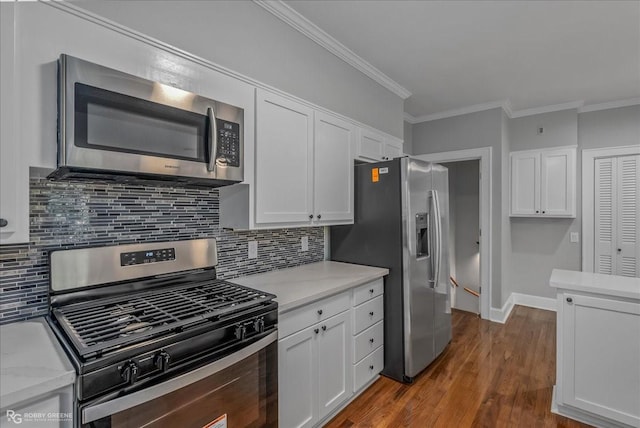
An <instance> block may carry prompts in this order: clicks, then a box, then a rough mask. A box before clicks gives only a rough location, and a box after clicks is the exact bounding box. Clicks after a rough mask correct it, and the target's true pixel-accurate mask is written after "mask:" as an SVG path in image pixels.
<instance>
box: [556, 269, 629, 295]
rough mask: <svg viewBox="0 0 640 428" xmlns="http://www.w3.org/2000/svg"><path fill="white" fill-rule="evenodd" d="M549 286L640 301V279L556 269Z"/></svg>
mask: <svg viewBox="0 0 640 428" xmlns="http://www.w3.org/2000/svg"><path fill="white" fill-rule="evenodd" d="M549 285H551V286H552V287H556V288H562V289H565V290H573V291H584V292H587V293H597V294H604V295H608V296H615V297H625V298H630V299H638V300H640V278H631V277H627V276H617V275H603V274H601V273H591V272H576V271H572V270H562V269H554V270H553V272H551V279H549Z"/></svg>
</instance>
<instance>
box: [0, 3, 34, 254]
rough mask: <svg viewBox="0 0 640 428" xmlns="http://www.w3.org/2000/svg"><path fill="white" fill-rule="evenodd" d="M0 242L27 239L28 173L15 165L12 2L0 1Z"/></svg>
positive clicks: (16, 160)
mask: <svg viewBox="0 0 640 428" xmlns="http://www.w3.org/2000/svg"><path fill="white" fill-rule="evenodd" d="M0 8H1V11H2V13H0V19H1V21H0V42H1V43H2V49H1V50H0V55H1V56H0V67H1V69H0V75H1V76H2V79H0V111H2V115H1V116H0V244H14V243H19V242H27V241H28V239H29V173H28V169H27V168H20V166H19V155H20V153H19V151H18V149H19V148H20V144H19V143H18V142H19V136H18V135H19V134H18V132H19V127H17V126H16V119H17V116H16V114H15V110H16V109H15V106H16V96H17V94H16V88H15V86H16V85H15V54H16V52H15V48H14V41H15V38H14V13H15V3H13V2H3V3H1V4H0Z"/></svg>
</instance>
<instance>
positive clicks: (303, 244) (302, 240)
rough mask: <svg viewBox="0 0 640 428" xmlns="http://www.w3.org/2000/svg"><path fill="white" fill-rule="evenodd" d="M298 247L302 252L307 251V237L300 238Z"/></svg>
mask: <svg viewBox="0 0 640 428" xmlns="http://www.w3.org/2000/svg"><path fill="white" fill-rule="evenodd" d="M300 246H301V250H302V251H309V237H308V236H303V237H302V238H300Z"/></svg>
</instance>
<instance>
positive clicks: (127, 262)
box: [120, 248, 176, 266]
mask: <svg viewBox="0 0 640 428" xmlns="http://www.w3.org/2000/svg"><path fill="white" fill-rule="evenodd" d="M175 259H176V249H175V248H162V249H160V250H146V251H133V252H129V253H120V266H133V265H142V264H147V263H156V262H166V261H170V260H175Z"/></svg>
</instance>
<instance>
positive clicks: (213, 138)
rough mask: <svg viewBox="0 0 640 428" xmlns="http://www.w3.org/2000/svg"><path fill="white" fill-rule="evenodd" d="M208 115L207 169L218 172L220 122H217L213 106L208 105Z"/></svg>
mask: <svg viewBox="0 0 640 428" xmlns="http://www.w3.org/2000/svg"><path fill="white" fill-rule="evenodd" d="M207 116H208V117H209V129H208V133H209V135H208V136H209V153H210V157H209V163H208V164H207V171H212V172H213V173H214V174H215V172H216V157H217V156H218V123H217V122H216V113H215V111H213V107H207Z"/></svg>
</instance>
